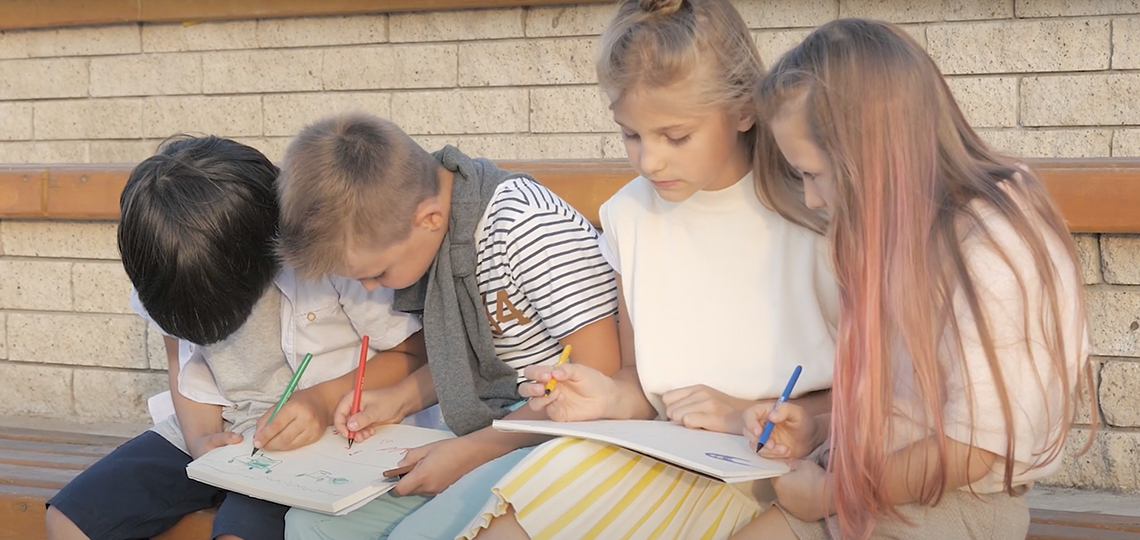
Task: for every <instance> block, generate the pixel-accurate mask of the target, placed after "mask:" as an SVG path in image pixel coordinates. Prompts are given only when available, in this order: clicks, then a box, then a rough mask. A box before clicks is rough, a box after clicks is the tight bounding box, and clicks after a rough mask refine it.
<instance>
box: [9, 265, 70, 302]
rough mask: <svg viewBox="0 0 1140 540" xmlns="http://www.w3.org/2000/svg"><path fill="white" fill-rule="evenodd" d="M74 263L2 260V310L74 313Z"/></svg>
mask: <svg viewBox="0 0 1140 540" xmlns="http://www.w3.org/2000/svg"><path fill="white" fill-rule="evenodd" d="M70 274H71V263H70V262H59V261H39V260H34V259H33V260H28V259H11V258H3V259H0V308H5V309H36V310H43V311H70V310H71V283H70V279H69V277H70Z"/></svg>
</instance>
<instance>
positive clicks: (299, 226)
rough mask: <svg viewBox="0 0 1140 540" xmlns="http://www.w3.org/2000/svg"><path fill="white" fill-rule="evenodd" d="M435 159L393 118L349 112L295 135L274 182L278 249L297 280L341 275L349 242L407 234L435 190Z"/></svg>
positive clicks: (388, 240) (379, 244) (389, 240)
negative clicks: (418, 212)
mask: <svg viewBox="0 0 1140 540" xmlns="http://www.w3.org/2000/svg"><path fill="white" fill-rule="evenodd" d="M437 170H438V165H437V164H436V161H435V158H433V157H432V156H431V154H429V153H427V152H426V151H425V150H424V149H423V148H421V147H420V146H419V145H418V144H416V143H415V142H414V141H412V139H411V138H410V137H408V135H407V134H406V133H404V131H403V130H401V129H400V128H399V126H397V125H396V124H394V123H392V122H391V121H388V120H385V119H383V118H380V117H377V116H374V115H370V114H364V113H347V114H338V115H333V116H328V117H325V118H322V119H320V120H318V121H316V122H314V123H312V124H310V125H309V126H306V127H305V128H304V129H302V130H301V132H300V133H298V134H297V136H296V138H294V139H293V141H292V142H291V143H290V144H289V148H288V149H287V150H286V152H285V161H284V164H283V167H282V169H281V178H280V179H279V180H278V182H277V186H278V201H279V202H280V205H281V223H280V240H279V252H280V255H281V259H282V261H283V262H284V263H285V264H287V265H289V266H292V267H293V268H294V269H295V270H296V272H297V274H298V275H300V276H302V277H309V278H312V277H319V276H324V275H328V274H335V273H338V272H341V271H342V270H343V269H344V266H345V260H346V256H347V252H348V248H349V246H366V247H375V248H378V249H382V248H384V247H387V246H389V245H391V244H394V243H397V242H399V241H401V240H404V239H405V238H407V237H408V235H409V234H410V232H411V227H412V220H413V218H414V215H415V212H416V209H417V208H418V207H419V205H420V203H422V202H423V201H424V200H426V199H427V198H429V197H431V196H434V195H436V194H438V193H439V177H438V175H437Z"/></svg>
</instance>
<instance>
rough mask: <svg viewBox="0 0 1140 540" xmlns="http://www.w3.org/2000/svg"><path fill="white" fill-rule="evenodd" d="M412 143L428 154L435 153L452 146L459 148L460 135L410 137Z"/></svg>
mask: <svg viewBox="0 0 1140 540" xmlns="http://www.w3.org/2000/svg"><path fill="white" fill-rule="evenodd" d="M410 137H411V138H412V141H414V142H415V143H416V144H418V145H420V148H423V149H424V150H427V151H428V152H434V151H436V150H439V149H441V148H443V147H444V146H447V145H449V144H450V145H451V146H454V147H456V148H459V138H460V136H459V135H410Z"/></svg>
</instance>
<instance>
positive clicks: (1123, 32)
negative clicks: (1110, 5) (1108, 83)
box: [1112, 17, 1140, 69]
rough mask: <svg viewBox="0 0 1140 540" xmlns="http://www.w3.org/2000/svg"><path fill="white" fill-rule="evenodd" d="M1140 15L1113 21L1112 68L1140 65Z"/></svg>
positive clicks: (1128, 67)
mask: <svg viewBox="0 0 1140 540" xmlns="http://www.w3.org/2000/svg"><path fill="white" fill-rule="evenodd" d="M1138 31H1140V17H1130V18H1127V19H1114V20H1113V21H1112V69H1136V68H1138V67H1140V36H1137V35H1136V33H1137V32H1138Z"/></svg>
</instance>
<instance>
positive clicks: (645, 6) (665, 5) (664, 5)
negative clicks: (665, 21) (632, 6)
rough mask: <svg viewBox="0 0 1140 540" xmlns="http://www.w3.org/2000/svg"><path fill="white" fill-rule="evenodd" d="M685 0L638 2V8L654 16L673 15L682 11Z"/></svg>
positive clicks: (644, 0) (641, 0)
mask: <svg viewBox="0 0 1140 540" xmlns="http://www.w3.org/2000/svg"><path fill="white" fill-rule="evenodd" d="M684 3H685V0H638V1H637V7H639V8H641V11H644V12H646V13H652V14H654V15H672V14H674V13H676V12H677V11H678V10H680V9H681V4H684Z"/></svg>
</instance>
